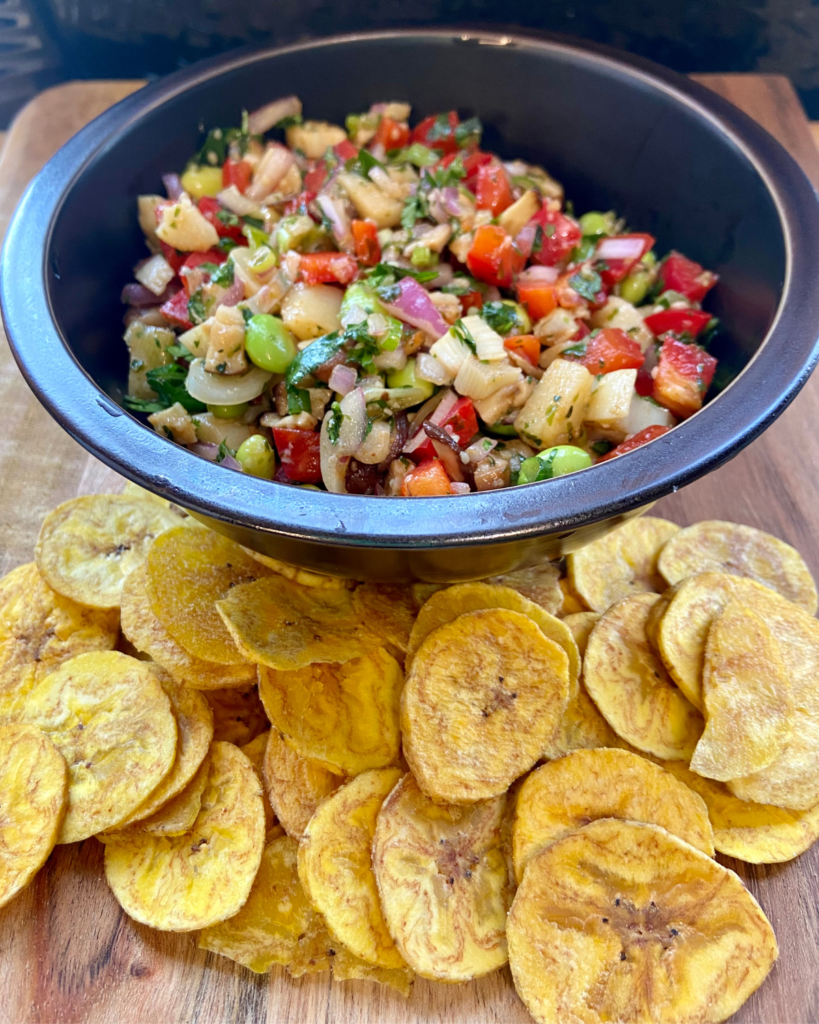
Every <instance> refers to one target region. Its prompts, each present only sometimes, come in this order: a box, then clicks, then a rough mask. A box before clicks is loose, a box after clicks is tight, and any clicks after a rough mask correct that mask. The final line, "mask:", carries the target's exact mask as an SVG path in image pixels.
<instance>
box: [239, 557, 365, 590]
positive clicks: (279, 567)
mask: <svg viewBox="0 0 819 1024" xmlns="http://www.w3.org/2000/svg"><path fill="white" fill-rule="evenodd" d="M244 550H245V551H246V552H247V553H248V554H249V555H250V557H251V558H255V559H256V561H257V562H261V563H262V565H266V566H267V567H268V569H272V570H273V572H275V573H277V574H278V575H279V576H284V577H285V578H286V579H288V580H293V582H294V583H299V584H300V585H301V586H302V587H316V588H317V589H319V590H345V589H346V588H348V587H350V586H352V582H353V581H352V580H346V579H342V578H341V577H339V576H325V575H324V574H323V573H320V572H311V571H310V570H309V569H300V568H299V567H298V566H297V565H288V564H287V562H280V561H279V559H278V558H271V557H270V555H263V554H262V553H261V552H260V551H254V550H253V549H252V548H245V549H244Z"/></svg>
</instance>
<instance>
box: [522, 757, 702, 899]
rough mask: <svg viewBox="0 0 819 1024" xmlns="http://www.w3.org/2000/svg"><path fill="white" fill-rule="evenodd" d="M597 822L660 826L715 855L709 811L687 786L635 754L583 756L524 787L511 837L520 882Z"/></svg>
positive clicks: (556, 764)
mask: <svg viewBox="0 0 819 1024" xmlns="http://www.w3.org/2000/svg"><path fill="white" fill-rule="evenodd" d="M598 818H620V819H621V820H630V821H643V822H647V823H648V824H650V825H660V826H662V828H664V829H666V830H667V831H669V832H672V833H673V834H674V835H676V836H679V837H680V839H684V840H685V841H686V842H687V843H690V844H691V845H692V846H695V847H696V848H697V849H698V850H702V852H703V853H706V854H708V856H709V857H713V855H714V841H713V836H712V834H711V825H710V823H709V821H708V810H707V808H706V806H705V804H704V803H703V801H702V799H701V798H700V797H699V796H697V794H696V793H694V792H692V790H691V789H689V788H688V786H686V785H685V784H684V783H682V782H680V781H679V780H678V779H676V778H675V777H674V776H673V775H672V774H670V773H669V772H666V771H663V769H662V768H661V767H660V766H659V765H656V764H654V763H653V762H651V761H647V760H646V759H645V758H644V757H640V755H639V754H632V753H631V752H630V751H628V750H603V749H598V750H577V751H575V752H574V753H572V754H567V755H566V757H561V758H560V760H558V761H552V763H551V764H545V765H543V767H542V768H538V770H537V771H535V772H532V774H531V775H530V776H529V777H528V778H527V779H526V781H525V782H524V783H523V786H522V787H521V790H520V793H519V794H518V800H517V805H516V808H515V823H514V827H513V830H512V855H513V858H514V865H515V876H516V878H517V880H518V882H520V880H521V878H523V870H524V868H525V867H526V865H527V864H528V863H529V862H530V861H531V859H532V858H533V857H535V856H536V855H537V854H538V853H540V852H541V850H543V849H545V848H546V847H547V846H549V845H550V844H551V843H553V842H554V841H555V840H556V839H562V838H563V836H566V835H568V834H569V833H570V832H575V831H577V829H579V828H582V826H583V825H588V823H589V822H590V821H595V820H596V819H598Z"/></svg>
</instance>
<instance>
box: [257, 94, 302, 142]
mask: <svg viewBox="0 0 819 1024" xmlns="http://www.w3.org/2000/svg"><path fill="white" fill-rule="evenodd" d="M300 113H301V100H300V99H299V98H298V96H283V97H282V98H281V99H278V100H272V101H271V102H270V103H265V105H264V106H263V107H259V109H258V110H254V111H253V112H252V113H251V114H249V115H248V118H247V130H248V131H249V132H250V134H251V135H264V133H265V132H269V131H270V129H271V128H273V127H275V125H277V124H278V123H279V121H282V120H284V118H285V117H295V115H297V114H300Z"/></svg>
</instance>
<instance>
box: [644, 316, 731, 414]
mask: <svg viewBox="0 0 819 1024" xmlns="http://www.w3.org/2000/svg"><path fill="white" fill-rule="evenodd" d="M716 368H717V361H716V359H715V358H714V357H713V356H709V355H708V353H707V352H706V351H705V350H704V349H702V348H700V346H699V345H686V344H685V342H683V341H678V340H677V339H676V338H673V337H671V336H670V335H667V336H666V338H665V341H663V347H662V348H661V349H660V362H659V365H658V367H657V375H656V376H655V378H654V398H655V399H656V401H658V402H659V403H660V405H664V406H665V407H666V409H670V410H671V411H672V412H673V413H674V415H675V416H679V417H681V418H682V419H685V417H687V416H690V415H691V414H692V413H695V412H696V411H697V409H700V408H702V403H703V399H704V398H705V393H706V391H708V388H709V387H710V386H711V381H712V380H713V379H714V371H715V370H716Z"/></svg>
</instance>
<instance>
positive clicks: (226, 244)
mask: <svg viewBox="0 0 819 1024" xmlns="http://www.w3.org/2000/svg"><path fill="white" fill-rule="evenodd" d="M238 244H239V243H238V242H237V241H236V239H235V238H228V237H227V236H226V237H225V238H220V239H219V241H218V242H217V243H216V248H217V249H218V250H219V251H220V252H231V251H232V250H233V249H235V248H236V246H237V245H238Z"/></svg>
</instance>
